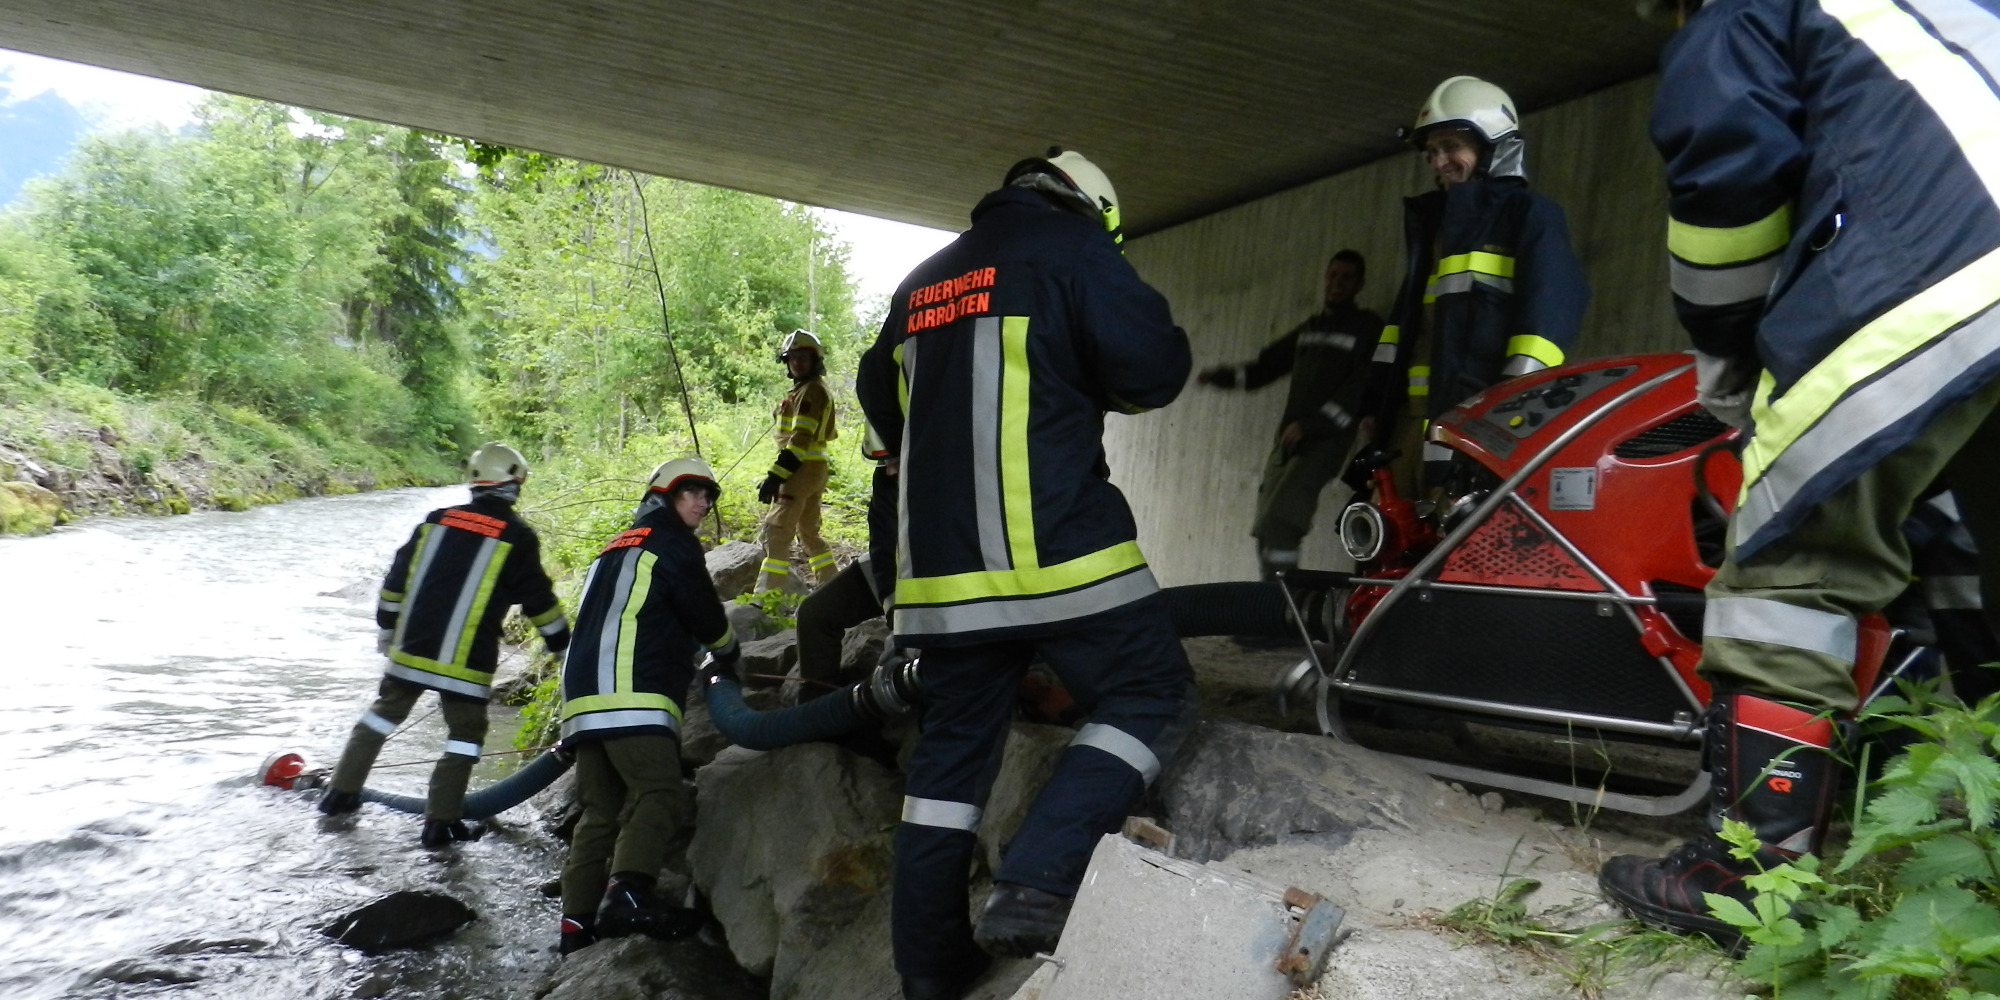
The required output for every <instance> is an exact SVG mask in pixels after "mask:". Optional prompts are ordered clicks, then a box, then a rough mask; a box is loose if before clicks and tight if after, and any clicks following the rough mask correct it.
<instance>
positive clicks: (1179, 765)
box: [1155, 719, 1440, 861]
mask: <svg viewBox="0 0 2000 1000" xmlns="http://www.w3.org/2000/svg"><path fill="white" fill-rule="evenodd" d="M1439 788H1440V786H1439V785H1438V784H1437V783H1436V782H1435V781H1433V780H1432V779H1431V778H1430V777H1429V776H1428V775H1426V774H1424V773H1423V772H1421V771H1418V770H1417V769H1415V768H1413V767H1410V766H1408V765H1406V764H1402V763H1399V762H1397V761H1395V760H1393V759H1391V758H1388V757H1385V756H1383V755H1381V754H1378V753H1375V752H1374V751H1372V750H1365V749H1363V748H1361V747H1357V746H1353V745H1350V744H1347V743H1342V742H1341V741H1339V740H1334V739H1328V738H1327V737H1325V736H1313V735H1307V734H1303V733H1281V732H1277V731H1275V730H1270V729H1264V728H1261V727H1258V726H1251V725H1246V724H1244V723H1241V722H1232V721H1229V720H1226V719H1223V720H1206V721H1204V722H1202V723H1201V724H1200V726H1198V727H1197V728H1196V730H1195V732H1194V733H1193V734H1191V735H1190V736H1189V738H1188V741H1187V745H1186V746H1185V747H1183V749H1182V751H1181V753H1180V754H1179V755H1178V756H1177V757H1176V758H1175V759H1174V761H1173V762H1172V763H1170V764H1169V765H1168V766H1167V768H1166V770H1165V772H1164V773H1163V774H1162V775H1161V776H1160V781H1159V784H1158V785H1157V786H1156V788H1155V794H1156V796H1157V797H1158V799H1159V801H1160V804H1161V805H1162V806H1163V807H1164V808H1165V810H1166V812H1167V816H1168V817H1169V825H1170V826H1171V827H1172V829H1173V833H1174V836H1175V838H1176V842H1175V845H1174V854H1175V855H1176V856H1178V857H1183V858H1190V859H1192V860H1195V861H1209V860H1213V859H1216V858H1221V857H1225V856H1227V855H1228V854H1230V853H1231V852H1233V851H1236V850H1239V849H1242V848H1248V847H1264V846H1268V845H1272V844H1289V843H1300V842H1304V843H1310V844H1314V845H1317V846H1319V847H1323V848H1327V849H1332V848H1336V847H1339V846H1340V845H1342V844H1344V843H1346V842H1347V840H1348V838H1349V837H1352V836H1353V835H1354V833H1355V832H1356V831H1357V830H1364V829H1389V830H1394V829H1409V828H1411V827H1413V826H1415V825H1417V824H1419V823H1421V822H1423V821H1424V819H1425V818H1426V817H1427V816H1428V815H1429V813H1430V811H1431V810H1432V808H1433V807H1434V804H1435V803H1436V802H1437V800H1438V797H1439V794H1440V792H1439Z"/></svg>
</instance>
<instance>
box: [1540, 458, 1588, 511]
mask: <svg viewBox="0 0 2000 1000" xmlns="http://www.w3.org/2000/svg"><path fill="white" fill-rule="evenodd" d="M1549 509H1550V510H1596V509H1597V469H1596V468H1595V467H1593V466H1587V465H1586V466H1583V467H1582V468H1575V469H1550V470H1549Z"/></svg>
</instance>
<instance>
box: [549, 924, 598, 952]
mask: <svg viewBox="0 0 2000 1000" xmlns="http://www.w3.org/2000/svg"><path fill="white" fill-rule="evenodd" d="M596 943H597V918H596V917H564V918H562V937H561V938H559V939H558V940H557V942H556V954H558V955H560V956H562V957H563V958H568V957H569V956H571V955H573V954H575V953H577V952H579V951H582V950H583V949H585V948H588V947H590V946H591V945H594V944H596Z"/></svg>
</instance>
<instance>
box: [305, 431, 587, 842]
mask: <svg viewBox="0 0 2000 1000" xmlns="http://www.w3.org/2000/svg"><path fill="white" fill-rule="evenodd" d="M465 464H466V471H467V473H468V477H469V478H470V480H471V485H472V501H471V502H470V503H464V504H460V505H458V506H456V507H445V508H441V509H439V510H434V511H431V512H430V514H429V515H427V516H426V517H425V518H424V523H422V524H420V525H417V530H416V531H415V532H413V533H412V534H411V535H410V540H409V541H407V542H404V543H403V547H402V548H399V549H397V550H396V556H395V559H393V560H392V561H391V562H390V564H389V573H388V575H387V576H385V577H383V579H382V595H381V600H380V602H379V603H378V604H377V605H376V609H375V623H376V624H377V625H379V626H381V629H382V631H381V635H380V637H379V639H378V640H377V648H379V649H380V650H381V652H382V654H383V655H384V656H387V657H388V658H389V667H388V669H387V670H386V671H384V676H383V677H382V686H381V689H380V692H379V694H378V696H377V697H376V699H375V703H374V704H373V705H371V706H369V708H368V711H367V712H366V713H364V714H363V715H362V716H361V721H359V722H357V723H355V724H354V732H353V733H352V734H351V735H350V736H348V738H347V748H346V749H345V750H343V751H342V752H341V755H340V763H339V764H338V765H336V766H335V767H334V770H333V777H332V778H331V779H330V780H329V781H328V782H327V789H326V792H325V793H324V794H323V795H322V796H321V797H320V800H319V811H320V812H323V813H327V814H329V815H332V814H338V813H344V812H352V811H353V810H355V809H358V808H360V807H361V788H362V786H363V785H364V784H366V783H367V781H368V772H369V771H370V770H371V769H372V768H373V767H374V766H375V758H376V756H377V755H378V754H380V753H381V752H382V744H383V742H384V741H386V740H387V739H388V738H389V734H391V733H393V732H395V731H396V727H397V726H399V725H401V724H402V722H403V720H404V719H406V718H408V717H409V715H410V709H411V708H413V707H415V706H416V703H417V699H418V698H420V697H422V696H423V693H424V692H425V691H436V692H437V693H438V703H439V704H438V707H439V710H440V711H441V712H442V713H443V715H444V723H445V732H446V737H445V744H444V755H443V756H442V757H439V758H438V762H437V766H436V767H435V768H433V769H432V771H431V784H430V792H429V795H428V797H427V798H426V800H425V803H424V826H423V832H422V835H421V839H422V841H423V845H424V846H425V847H432V848H436V847H444V846H446V845H449V844H451V843H453V842H454V841H461V840H473V839H475V838H477V837H478V836H479V833H480V831H479V829H478V827H477V826H476V825H474V824H467V823H466V822H464V820H463V817H464V811H465V786H466V784H467V783H468V782H470V781H471V779H472V765H474V764H476V763H478V762H479V754H480V749H481V743H482V742H483V741H484V740H485V739H486V702H487V692H488V690H489V689H490V686H491V685H492V683H493V668H494V665H495V664H497V663H498V662H499V659H500V621H501V619H503V618H505V617H507V609H508V608H510V607H513V606H514V605H516V604H518V605H520V606H521V613H522V614H523V615H525V616H526V617H527V619H528V622H529V624H531V625H533V626H535V629H536V631H538V632H540V633H541V635H542V641H543V642H544V643H546V644H547V645H548V649H549V652H551V653H560V652H562V651H563V647H564V646H565V645H566V644H568V642H569V623H568V622H567V621H565V620H564V619H563V613H562V605H561V604H560V603H559V602H557V600H556V591H555V586H554V585H553V584H552V583H550V582H549V575H548V573H547V572H545V571H543V569H542V550H541V540H540V539H539V538H538V537H537V536H536V535H535V529H533V528H530V527H528V524H527V522H525V521H523V520H521V518H520V516H519V515H517V514H515V513H514V503H515V502H516V501H518V500H519V499H520V498H521V484H522V483H525V482H526V481H527V479H528V460H527V459H525V458H522V457H521V453H520V452H518V451H515V450H514V449H512V448H510V447H508V446H506V445H504V444H501V443H500V442H498V441H492V442H488V443H486V444H483V445H481V446H479V449H478V450H476V451H474V452H473V453H472V456H471V457H470V458H468V459H467V460H466V463H465Z"/></svg>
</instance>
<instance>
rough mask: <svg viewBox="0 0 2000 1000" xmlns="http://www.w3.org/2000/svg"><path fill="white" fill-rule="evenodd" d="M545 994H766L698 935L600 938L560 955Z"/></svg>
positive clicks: (626, 997) (580, 997) (614, 999)
mask: <svg viewBox="0 0 2000 1000" xmlns="http://www.w3.org/2000/svg"><path fill="white" fill-rule="evenodd" d="M552 978H553V981H554V983H555V986H554V988H553V989H551V990H549V991H548V992H547V993H546V994H543V1000H656V998H659V997H706V998H709V1000H764V998H765V990H764V985H763V984H762V983H760V982H758V981H757V980H756V979H755V978H754V977H752V976H751V975H750V974H749V973H747V972H744V971H743V970H742V969H739V968H737V967H736V964H735V963H734V962H731V961H730V960H729V953H728V952H727V951H725V950H723V949H720V948H713V947H710V946H708V945H706V944H703V943H701V942H700V941H698V940H695V939H691V938H690V939H683V940H680V941H669V942H662V941H655V940H653V939H652V938H648V937H637V936H635V937H627V938H613V939H611V940H608V941H599V942H598V943H596V944H594V945H591V946H590V947H588V948H585V949H583V950H582V951H579V952H577V953H575V954H573V955H570V956H569V957H567V958H565V959H563V960H562V964H561V965H559V966H557V967H556V970H555V973H554V975H553V977H552Z"/></svg>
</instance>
